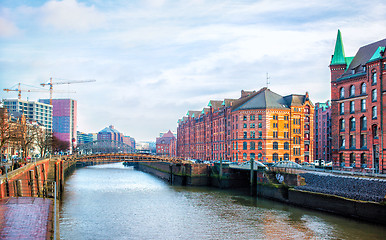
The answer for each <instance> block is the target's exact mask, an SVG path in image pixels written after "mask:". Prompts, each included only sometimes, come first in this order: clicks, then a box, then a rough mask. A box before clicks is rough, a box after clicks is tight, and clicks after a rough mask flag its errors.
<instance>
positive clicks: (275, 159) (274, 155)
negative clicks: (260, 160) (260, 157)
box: [272, 153, 279, 162]
mask: <svg viewBox="0 0 386 240" xmlns="http://www.w3.org/2000/svg"><path fill="white" fill-rule="evenodd" d="M272 158H273V161H274V162H277V161H278V160H279V155H278V154H277V153H274V154H272Z"/></svg>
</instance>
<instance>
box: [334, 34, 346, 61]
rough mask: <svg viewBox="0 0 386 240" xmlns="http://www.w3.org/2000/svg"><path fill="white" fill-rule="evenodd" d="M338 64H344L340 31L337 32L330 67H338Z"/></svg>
mask: <svg viewBox="0 0 386 240" xmlns="http://www.w3.org/2000/svg"><path fill="white" fill-rule="evenodd" d="M339 64H346V58H345V54H344V48H343V41H342V35H341V33H340V30H338V35H337V36H336V42H335V50H334V55H333V56H332V59H331V65H339Z"/></svg>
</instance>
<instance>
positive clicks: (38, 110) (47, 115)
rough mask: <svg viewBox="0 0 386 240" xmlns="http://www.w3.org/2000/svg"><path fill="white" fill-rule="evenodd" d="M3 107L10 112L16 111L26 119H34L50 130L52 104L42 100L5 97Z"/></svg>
mask: <svg viewBox="0 0 386 240" xmlns="http://www.w3.org/2000/svg"><path fill="white" fill-rule="evenodd" d="M4 107H5V108H7V109H8V111H9V112H10V113H14V112H18V113H22V114H24V115H25V116H26V118H27V119H31V120H35V121H37V122H39V123H40V124H42V125H43V126H44V127H45V128H46V129H47V131H52V124H53V122H52V120H53V118H52V112H53V111H52V106H51V105H50V104H49V101H48V103H44V102H35V101H26V100H21V99H5V100H4Z"/></svg>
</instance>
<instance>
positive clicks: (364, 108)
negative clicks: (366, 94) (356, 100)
mask: <svg viewBox="0 0 386 240" xmlns="http://www.w3.org/2000/svg"><path fill="white" fill-rule="evenodd" d="M361 111H362V112H365V111H366V99H361Z"/></svg>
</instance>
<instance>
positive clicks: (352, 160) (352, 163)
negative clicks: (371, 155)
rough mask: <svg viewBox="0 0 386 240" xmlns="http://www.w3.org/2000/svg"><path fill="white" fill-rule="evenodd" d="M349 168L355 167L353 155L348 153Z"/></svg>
mask: <svg viewBox="0 0 386 240" xmlns="http://www.w3.org/2000/svg"><path fill="white" fill-rule="evenodd" d="M350 167H355V153H350Z"/></svg>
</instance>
